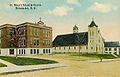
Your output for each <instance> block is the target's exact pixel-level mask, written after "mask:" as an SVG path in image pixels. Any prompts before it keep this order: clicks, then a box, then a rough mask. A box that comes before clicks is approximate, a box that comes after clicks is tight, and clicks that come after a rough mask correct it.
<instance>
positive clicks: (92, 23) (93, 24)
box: [89, 20, 98, 27]
mask: <svg viewBox="0 0 120 77" xmlns="http://www.w3.org/2000/svg"><path fill="white" fill-rule="evenodd" d="M93 26H96V27H98V26H97V25H96V24H95V22H94V20H92V22H91V24H90V25H89V27H93Z"/></svg>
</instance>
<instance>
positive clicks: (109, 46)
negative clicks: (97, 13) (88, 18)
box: [53, 20, 120, 54]
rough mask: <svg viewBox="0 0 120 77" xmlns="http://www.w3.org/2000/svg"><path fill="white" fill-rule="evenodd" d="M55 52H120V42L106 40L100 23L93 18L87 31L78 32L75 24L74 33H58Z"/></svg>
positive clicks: (55, 40) (54, 44)
mask: <svg viewBox="0 0 120 77" xmlns="http://www.w3.org/2000/svg"><path fill="white" fill-rule="evenodd" d="M53 52H54V53H77V52H79V53H99V54H104V53H108V54H109V53H111V54H120V45H119V42H105V40H104V39H103V37H102V35H101V33H100V31H99V29H98V25H96V24H95V22H94V20H92V22H91V23H90V25H89V26H88V31H87V32H78V27H77V26H76V25H75V26H74V27H73V33H71V34H65V35H58V36H57V37H56V38H55V39H54V41H53Z"/></svg>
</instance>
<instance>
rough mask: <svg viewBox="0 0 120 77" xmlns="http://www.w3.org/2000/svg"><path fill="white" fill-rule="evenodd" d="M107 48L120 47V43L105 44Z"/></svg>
mask: <svg viewBox="0 0 120 77" xmlns="http://www.w3.org/2000/svg"><path fill="white" fill-rule="evenodd" d="M104 45H105V47H120V44H119V42H104Z"/></svg>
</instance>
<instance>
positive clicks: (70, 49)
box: [53, 45, 88, 53]
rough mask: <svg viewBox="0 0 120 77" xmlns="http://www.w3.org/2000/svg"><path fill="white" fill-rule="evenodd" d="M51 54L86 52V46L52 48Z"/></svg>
mask: <svg viewBox="0 0 120 77" xmlns="http://www.w3.org/2000/svg"><path fill="white" fill-rule="evenodd" d="M53 52H61V53H62V52H88V50H87V45H83V46H61V47H53Z"/></svg>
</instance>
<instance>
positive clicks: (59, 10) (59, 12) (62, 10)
mask: <svg viewBox="0 0 120 77" xmlns="http://www.w3.org/2000/svg"><path fill="white" fill-rule="evenodd" d="M72 10H73V8H70V7H64V6H60V7H56V8H55V9H53V10H48V13H49V14H53V15H55V16H65V15H67V14H68V13H69V12H70V11H72Z"/></svg>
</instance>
